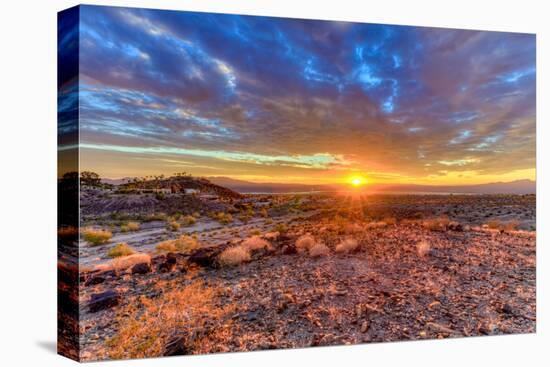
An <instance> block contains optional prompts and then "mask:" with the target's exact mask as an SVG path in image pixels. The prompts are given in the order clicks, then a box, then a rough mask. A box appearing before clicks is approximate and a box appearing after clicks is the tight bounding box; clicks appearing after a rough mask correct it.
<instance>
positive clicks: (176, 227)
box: [166, 220, 181, 232]
mask: <svg viewBox="0 0 550 367" xmlns="http://www.w3.org/2000/svg"><path fill="white" fill-rule="evenodd" d="M180 227H181V225H180V224H179V223H178V222H176V221H175V220H172V221H169V222H167V223H166V229H168V230H169V231H172V232H177V231H179V229H180Z"/></svg>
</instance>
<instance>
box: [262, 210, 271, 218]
mask: <svg viewBox="0 0 550 367" xmlns="http://www.w3.org/2000/svg"><path fill="white" fill-rule="evenodd" d="M260 215H261V216H262V217H264V218H267V216H268V215H269V214H268V213H267V209H266V208H262V210H260Z"/></svg>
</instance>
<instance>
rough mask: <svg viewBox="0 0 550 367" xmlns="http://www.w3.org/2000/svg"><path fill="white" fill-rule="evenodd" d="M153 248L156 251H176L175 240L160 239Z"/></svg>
mask: <svg viewBox="0 0 550 367" xmlns="http://www.w3.org/2000/svg"><path fill="white" fill-rule="evenodd" d="M155 248H156V249H157V251H158V252H178V249H177V247H176V241H175V240H167V241H162V242H160V243H159V244H157V246H156V247H155Z"/></svg>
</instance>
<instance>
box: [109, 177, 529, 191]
mask: <svg viewBox="0 0 550 367" xmlns="http://www.w3.org/2000/svg"><path fill="white" fill-rule="evenodd" d="M207 179H208V180H209V181H210V182H212V183H213V184H216V185H219V186H223V187H227V188H228V189H231V190H234V191H237V192H239V193H274V194H277V193H290V192H312V191H339V190H349V186H347V185H306V184H292V183H257V182H249V181H244V180H236V179H234V178H229V177H207ZM127 180H128V178H120V179H109V178H103V179H101V181H102V182H104V183H109V184H112V185H120V184H123V183H126V182H127ZM365 187H366V189H367V190H368V191H369V192H408V193H455V194H458V193H463V194H535V193H536V182H535V181H531V180H517V181H511V182H494V183H487V184H480V185H447V186H438V185H413V184H370V185H367V186H365Z"/></svg>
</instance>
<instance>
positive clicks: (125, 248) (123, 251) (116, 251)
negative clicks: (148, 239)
mask: <svg viewBox="0 0 550 367" xmlns="http://www.w3.org/2000/svg"><path fill="white" fill-rule="evenodd" d="M135 252H136V251H135V250H134V249H133V248H132V247H130V246H129V245H128V244H127V243H124V242H121V243H117V244H116V246H115V247H113V248H112V249H110V250H109V251H107V256H109V257H111V258H115V257H121V256H128V255H132V254H135Z"/></svg>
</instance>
